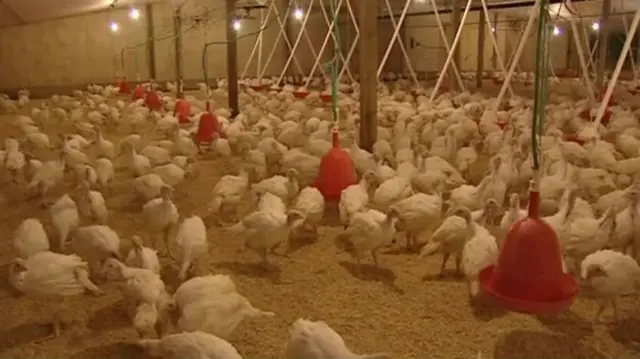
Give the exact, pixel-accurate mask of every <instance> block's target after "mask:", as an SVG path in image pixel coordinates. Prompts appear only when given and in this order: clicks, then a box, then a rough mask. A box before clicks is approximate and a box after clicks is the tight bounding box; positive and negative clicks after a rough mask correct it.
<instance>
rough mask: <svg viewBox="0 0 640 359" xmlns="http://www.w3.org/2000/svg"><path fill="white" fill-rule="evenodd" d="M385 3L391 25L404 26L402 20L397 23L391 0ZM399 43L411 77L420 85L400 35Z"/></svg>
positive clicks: (395, 26) (409, 0)
mask: <svg viewBox="0 0 640 359" xmlns="http://www.w3.org/2000/svg"><path fill="white" fill-rule="evenodd" d="M406 1H407V2H411V0H406ZM385 4H386V6H387V11H388V13H389V19H390V20H391V26H393V28H394V29H399V28H402V25H403V24H402V22H399V23H396V19H395V17H394V16H393V9H392V8H391V4H390V3H389V0H385ZM389 45H390V46H393V42H391V43H390V44H389ZM398 45H400V51H402V56H404V61H405V62H406V64H407V67H408V68H409V73H410V74H411V78H412V79H413V84H414V85H416V86H420V82H418V77H417V76H416V72H415V71H414V70H413V66H411V58H410V57H409V54H408V53H407V49H406V48H405V46H404V41H403V39H401V38H400V37H398Z"/></svg>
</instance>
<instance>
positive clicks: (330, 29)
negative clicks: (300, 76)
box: [303, 0, 342, 88]
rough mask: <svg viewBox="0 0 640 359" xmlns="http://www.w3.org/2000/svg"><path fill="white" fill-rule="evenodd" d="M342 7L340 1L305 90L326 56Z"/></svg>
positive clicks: (340, 0)
mask: <svg viewBox="0 0 640 359" xmlns="http://www.w3.org/2000/svg"><path fill="white" fill-rule="evenodd" d="M311 1H312V2H313V0H311ZM320 6H324V5H323V4H322V3H320ZM341 6H342V0H339V1H338V4H337V5H336V8H335V9H334V12H333V13H332V14H331V15H333V20H331V23H330V24H329V28H328V29H327V34H326V35H325V37H324V41H323V42H322V46H320V53H319V54H318V56H317V57H316V62H315V63H314V64H313V67H312V68H311V72H310V73H309V77H308V78H307V81H306V82H305V84H304V87H305V88H307V87H308V86H309V84H310V83H311V79H312V78H313V75H314V74H315V72H316V69H317V68H318V65H320V60H322V54H324V49H325V48H326V47H327V45H328V44H329V39H330V38H331V34H332V32H333V31H332V29H333V24H334V23H335V21H336V20H337V19H338V14H339V13H340V7H341ZM303 26H304V25H303ZM334 56H335V57H336V58H337V56H338V54H334ZM333 60H335V59H332V61H333Z"/></svg>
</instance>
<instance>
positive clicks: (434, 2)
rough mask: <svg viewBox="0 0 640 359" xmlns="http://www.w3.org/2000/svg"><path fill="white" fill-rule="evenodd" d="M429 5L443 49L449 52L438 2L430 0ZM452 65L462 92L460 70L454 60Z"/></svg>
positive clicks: (463, 88)
mask: <svg viewBox="0 0 640 359" xmlns="http://www.w3.org/2000/svg"><path fill="white" fill-rule="evenodd" d="M431 7H432V8H433V14H434V15H435V18H436V24H438V30H439V31H440V37H441V38H442V43H443V44H444V50H445V51H446V52H447V54H448V53H449V52H451V45H449V39H448V38H447V33H446V31H444V26H443V25H442V19H441V18H440V12H439V11H438V4H436V0H431ZM451 66H452V67H453V75H454V76H455V77H456V82H457V83H458V87H459V88H460V90H462V91H463V92H464V91H466V88H465V87H464V81H462V77H461V76H460V71H458V65H457V64H456V63H455V62H454V63H452V64H451Z"/></svg>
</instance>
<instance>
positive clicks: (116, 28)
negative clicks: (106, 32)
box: [109, 21, 120, 32]
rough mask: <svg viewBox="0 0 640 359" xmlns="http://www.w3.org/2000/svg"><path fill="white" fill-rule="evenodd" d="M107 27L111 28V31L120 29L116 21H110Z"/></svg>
mask: <svg viewBox="0 0 640 359" xmlns="http://www.w3.org/2000/svg"><path fill="white" fill-rule="evenodd" d="M109 29H111V32H118V30H119V29H120V26H118V23H117V22H114V21H112V22H111V23H110V24H109Z"/></svg>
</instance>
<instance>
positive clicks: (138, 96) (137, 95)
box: [132, 85, 144, 101]
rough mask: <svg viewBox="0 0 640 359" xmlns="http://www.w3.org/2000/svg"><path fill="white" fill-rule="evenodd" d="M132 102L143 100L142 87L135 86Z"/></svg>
mask: <svg viewBox="0 0 640 359" xmlns="http://www.w3.org/2000/svg"><path fill="white" fill-rule="evenodd" d="M132 98H133V101H135V100H139V99H141V98H144V87H142V85H137V86H136V88H134V89H133V96H132Z"/></svg>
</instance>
